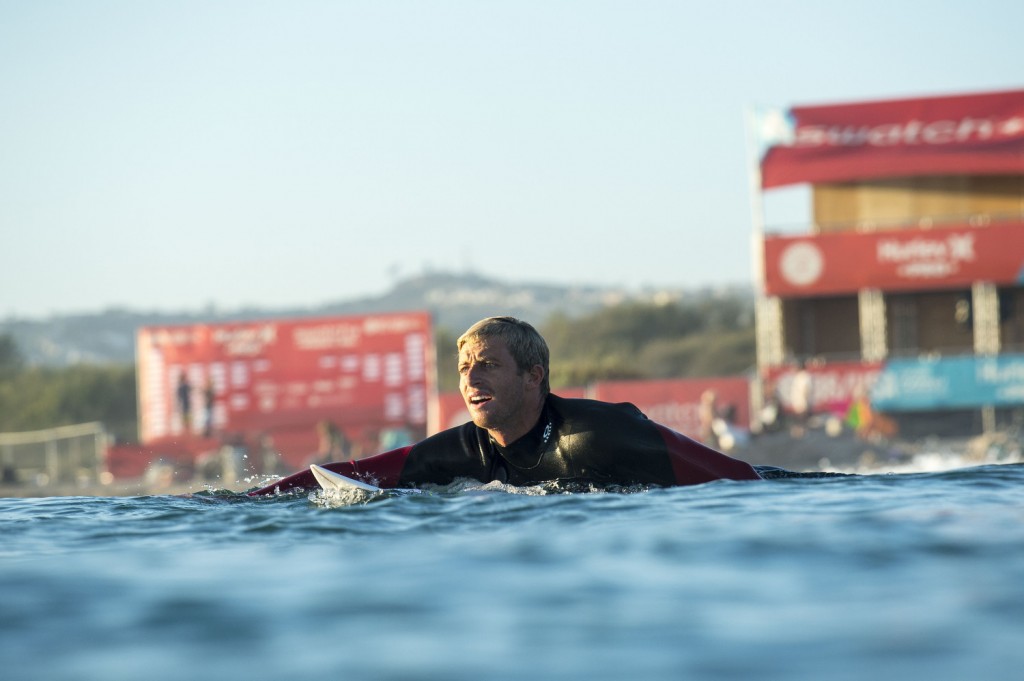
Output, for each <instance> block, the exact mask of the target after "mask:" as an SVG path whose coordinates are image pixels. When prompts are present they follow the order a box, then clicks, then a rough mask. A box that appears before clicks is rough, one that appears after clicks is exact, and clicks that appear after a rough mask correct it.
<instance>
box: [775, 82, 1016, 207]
mask: <svg viewBox="0 0 1024 681" xmlns="http://www.w3.org/2000/svg"><path fill="white" fill-rule="evenodd" d="M787 114H788V115H785V116H779V115H776V116H774V117H772V118H770V119H766V121H765V122H763V123H764V124H763V125H762V128H765V127H766V126H767V122H768V121H771V125H770V128H771V129H770V131H764V133H763V136H765V137H766V139H764V140H763V141H764V142H766V143H768V144H771V145H773V146H769V148H768V151H767V153H766V154H765V155H764V156H763V158H762V160H761V185H762V187H764V188H765V189H767V188H770V187H779V186H783V185H787V184H796V183H800V182H810V183H818V182H844V181H850V180H863V179H871V178H885V177H906V176H910V175H976V174H995V173H1020V172H1024V90H1015V91H1007V92H993V93H985V94H973V95H958V96H951V97H923V98H917V99H898V100H888V101H877V102H864V103H858V104H841V105H834V106H808V107H795V108H793V109H791V110H790V111H789V112H787Z"/></svg>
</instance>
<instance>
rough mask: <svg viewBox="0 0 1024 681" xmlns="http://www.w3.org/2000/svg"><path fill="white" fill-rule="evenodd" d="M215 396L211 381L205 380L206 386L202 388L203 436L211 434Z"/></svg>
mask: <svg viewBox="0 0 1024 681" xmlns="http://www.w3.org/2000/svg"><path fill="white" fill-rule="evenodd" d="M216 397H217V395H216V393H215V391H214V389H213V382H212V381H207V382H206V387H205V388H203V437H211V436H212V435H213V407H214V402H215V400H216Z"/></svg>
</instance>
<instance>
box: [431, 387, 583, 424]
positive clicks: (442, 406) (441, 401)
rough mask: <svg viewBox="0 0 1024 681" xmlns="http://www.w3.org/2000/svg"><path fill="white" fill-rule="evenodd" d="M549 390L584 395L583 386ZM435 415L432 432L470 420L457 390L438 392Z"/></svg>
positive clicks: (568, 395)
mask: <svg viewBox="0 0 1024 681" xmlns="http://www.w3.org/2000/svg"><path fill="white" fill-rule="evenodd" d="M551 392H553V393H555V394H556V395H558V396H559V397H586V390H585V389H584V388H559V389H558V390H552V391H551ZM437 415H438V426H437V427H436V428H435V429H434V430H433V431H431V432H432V433H436V432H438V431H440V430H446V429H448V428H454V427H455V426H461V425H462V424H463V423H466V422H467V421H469V420H470V418H469V410H468V409H466V403H465V402H464V401H463V400H462V395H461V394H460V393H457V392H452V393H440V394H439V395H438V396H437Z"/></svg>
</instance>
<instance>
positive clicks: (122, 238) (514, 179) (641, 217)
mask: <svg viewBox="0 0 1024 681" xmlns="http://www.w3.org/2000/svg"><path fill="white" fill-rule="evenodd" d="M1022 26H1024V3H1022V2H1016V1H1013V0H955V1H948V2H943V1H942V0H931V1H900V2H893V1H892V0H885V1H880V0H862V1H861V2H822V1H820V0H819V1H817V2H784V1H783V2H779V1H776V2H755V1H753V0H750V1H743V2H738V1H735V0H724V1H715V2H709V1H708V0H702V1H700V2H684V1H676V2H644V1H643V0H629V1H623V2H597V1H583V0H580V1H574V2H569V1H566V2H558V1H557V0H544V1H539V2H532V1H527V0H516V1H515V2H487V1H486V0H465V1H453V2H430V1H426V0H424V1H409V2H394V1H389V0H370V1H365V2H346V1H344V0H337V1H335V2H328V1H320V2H313V1H309V0H288V1H285V0H281V1H279V2H258V1H251V0H241V1H237V2H235V1H225V2H218V1H212V2H211V1H203V2H192V1H180V2H159V1H154V0H147V1H144V2H140V1H137V0H125V1H95V2H90V1H88V0H75V1H68V2H51V1H47V0H32V1H28V0H0V234H2V237H0V239H2V241H0V318H4V317H7V316H9V315H18V316H22V317H26V316H27V317H44V316H47V315H49V314H52V313H57V312H61V313H63V312H95V311H100V310H103V309H106V308H108V307H111V306H127V307H130V308H134V309H141V310H162V311H174V310H198V309H202V308H204V307H205V306H207V305H208V304H211V303H212V304H215V305H217V306H218V307H219V308H221V309H234V308H237V307H239V306H242V305H260V306H268V307H269V306H280V305H300V306H304V305H316V304H319V303H323V302H328V301H333V300H339V299H348V298H352V297H356V296H361V295H368V294H376V293H380V292H383V291H385V290H387V288H388V287H389V286H390V285H391V283H393V282H394V281H395V279H396V277H398V278H400V277H404V276H408V275H412V274H416V273H419V272H422V271H424V270H425V269H433V270H450V271H467V270H472V271H475V272H478V273H481V274H485V275H489V276H493V277H496V278H499V279H504V280H510V281H534V282H557V283H598V284H617V285H625V286H629V287H642V286H666V287H695V286H702V285H708V284H719V283H745V282H749V281H750V232H751V227H750V225H751V208H750V205H751V203H750V191H749V186H748V151H747V143H746V139H745V133H744V112H745V110H746V109H747V108H748V107H750V106H752V105H777V106H781V107H786V106H791V105H794V104H818V103H827V102H837V101H856V100H864V99H880V98H888V97H903V96H917V95H933V94H946V93H950V94H952V93H961V92H974V91H985V90H994V89H1016V88H1020V87H1024V41H1022V40H1021V27H1022ZM767 199H768V204H767V213H768V215H767V217H768V221H769V225H770V226H771V225H772V224H782V223H791V222H793V221H799V220H804V219H806V214H807V212H806V209H805V202H806V200H807V197H806V193H805V192H804V193H801V191H799V190H798V191H796V192H792V191H788V192H784V193H782V194H772V193H769V195H768V197H767Z"/></svg>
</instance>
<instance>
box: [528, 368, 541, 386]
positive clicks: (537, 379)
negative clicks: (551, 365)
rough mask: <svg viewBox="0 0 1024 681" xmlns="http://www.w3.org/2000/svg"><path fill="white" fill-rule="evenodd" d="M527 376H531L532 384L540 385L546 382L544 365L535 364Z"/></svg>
mask: <svg viewBox="0 0 1024 681" xmlns="http://www.w3.org/2000/svg"><path fill="white" fill-rule="evenodd" d="M527 376H529V377H530V383H531V384H532V385H536V386H539V385H540V384H541V383H543V382H544V367H542V366H541V365H539V364H534V365H533V366H532V367H530V370H529V371H528V372H527Z"/></svg>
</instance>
